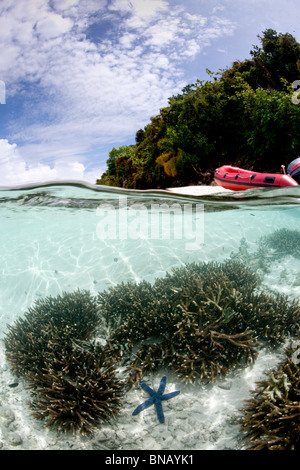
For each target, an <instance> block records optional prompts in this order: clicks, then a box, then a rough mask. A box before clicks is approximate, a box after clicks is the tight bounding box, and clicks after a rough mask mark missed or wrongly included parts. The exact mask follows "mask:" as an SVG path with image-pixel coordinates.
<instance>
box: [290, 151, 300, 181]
mask: <svg viewBox="0 0 300 470" xmlns="http://www.w3.org/2000/svg"><path fill="white" fill-rule="evenodd" d="M287 173H288V175H290V176H291V177H292V178H293V179H294V180H295V181H297V183H298V184H300V157H298V158H296V160H293V161H292V162H291V163H290V164H289V166H288V167H287Z"/></svg>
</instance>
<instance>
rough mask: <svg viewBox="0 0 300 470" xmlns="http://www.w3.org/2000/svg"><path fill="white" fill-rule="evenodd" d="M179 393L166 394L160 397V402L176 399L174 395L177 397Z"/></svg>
mask: <svg viewBox="0 0 300 470" xmlns="http://www.w3.org/2000/svg"><path fill="white" fill-rule="evenodd" d="M179 393H180V392H179V391H176V392H171V393H166V394H165V395H163V396H161V397H160V399H161V400H169V399H170V398H173V397H176V395H179Z"/></svg>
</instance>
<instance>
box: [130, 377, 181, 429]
mask: <svg viewBox="0 0 300 470" xmlns="http://www.w3.org/2000/svg"><path fill="white" fill-rule="evenodd" d="M166 383H167V377H163V378H162V379H161V381H160V385H159V389H158V390H157V392H155V391H154V390H152V388H150V387H149V386H148V385H147V384H146V383H145V382H143V381H142V380H141V381H140V386H141V387H142V388H143V389H144V390H146V392H148V393H149V395H150V398H148V400H146V401H144V403H141V404H140V405H139V406H138V407H137V408H136V409H135V410H134V412H133V413H132V415H133V416H135V415H137V414H139V413H140V412H141V411H143V410H144V409H145V408H148V406H150V405H152V404H153V403H154V405H155V408H156V413H157V416H158V419H159V422H160V423H164V422H165V417H164V412H163V409H162V403H161V402H162V400H169V399H170V398H173V397H175V396H176V395H178V394H179V393H180V392H178V391H176V392H171V393H166V394H165V395H164V394H163V393H164V391H165V388H166Z"/></svg>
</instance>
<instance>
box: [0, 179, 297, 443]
mask: <svg viewBox="0 0 300 470" xmlns="http://www.w3.org/2000/svg"><path fill="white" fill-rule="evenodd" d="M169 191H172V192H176V193H177V194H178V193H181V194H192V195H204V194H205V195H206V194H212V193H221V192H228V190H225V189H223V188H221V187H219V186H196V187H193V186H188V187H186V188H170V189H169ZM287 262H288V261H287ZM282 269H284V267H283V268H282ZM295 269H296V267H295ZM279 275H280V272H278V269H277V268H276V267H275V269H274V271H273V273H270V274H269V278H268V279H267V280H268V285H273V286H274V285H276V284H277V285H278V284H279ZM293 282H294V281H293V279H292V278H291V279H288V280H287V289H288V288H289V286H288V284H290V285H292V284H293ZM295 289H296V290H297V292H293V293H294V294H295V295H296V294H297V293H299V286H296V287H295ZM281 359H282V352H281V351H277V352H268V351H265V350H262V351H261V353H260V355H259V356H258V359H257V360H256V362H255V364H253V365H251V366H248V367H247V368H238V369H236V370H235V371H234V372H233V373H232V374H231V375H229V376H228V377H227V378H225V379H220V380H218V381H217V382H216V383H214V384H210V385H206V386H205V385H202V384H201V383H200V382H195V383H194V384H185V383H183V382H182V381H180V380H179V379H178V378H177V377H176V376H174V375H173V374H172V373H170V371H168V370H160V371H159V372H158V373H156V374H149V375H147V376H145V377H143V379H144V381H145V382H146V383H147V384H148V385H149V386H150V387H151V388H154V389H157V387H158V386H159V382H160V380H161V378H162V376H163V375H166V376H167V386H166V390H165V393H169V392H172V391H174V390H179V391H180V394H179V395H177V396H176V397H174V398H172V399H171V400H168V401H165V402H163V409H164V415H165V423H164V424H160V423H159V421H158V419H157V415H156V411H155V407H154V406H151V407H149V408H147V409H146V410H144V411H142V412H141V413H140V414H139V415H137V416H132V412H133V410H134V409H135V408H136V406H137V405H138V404H140V403H142V402H143V401H145V400H146V399H147V398H148V397H149V396H148V395H147V393H146V392H145V391H143V390H142V388H141V387H138V386H137V387H135V388H133V389H132V390H130V391H129V392H128V393H126V395H125V397H124V400H123V403H122V407H121V411H120V414H119V415H118V416H117V417H116V418H114V419H112V420H111V421H110V423H107V424H106V423H105V424H103V425H99V426H98V427H97V429H96V431H95V433H94V435H92V436H90V437H83V436H79V435H77V436H73V435H71V434H58V433H56V432H55V431H54V430H52V429H47V428H45V426H44V423H43V422H39V421H36V420H35V419H34V418H33V417H32V416H31V411H30V409H29V407H28V406H27V403H28V402H29V401H30V391H29V390H27V389H26V383H25V382H24V381H23V380H22V379H16V377H14V376H13V375H12V374H11V372H10V369H9V365H8V363H7V361H6V359H5V351H4V344H3V341H2V340H0V449H2V450H13V449H14V450H116V451H117V450H170V451H171V450H227V449H228V450H229V449H231V450H240V449H243V446H244V441H243V440H242V436H241V433H240V431H239V424H238V419H239V417H240V416H241V408H242V406H243V403H244V402H245V400H247V399H249V398H250V397H251V390H254V388H255V384H256V382H257V381H259V380H261V379H262V378H263V377H264V374H265V372H266V371H268V370H271V369H273V368H274V367H276V364H277V363H278V362H279V361H280V360H281ZM120 373H121V371H120Z"/></svg>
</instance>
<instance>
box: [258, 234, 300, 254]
mask: <svg viewBox="0 0 300 470" xmlns="http://www.w3.org/2000/svg"><path fill="white" fill-rule="evenodd" d="M270 248H271V249H272V250H274V254H275V255H276V256H285V255H293V256H296V257H299V256H300V231H299V230H290V229H287V228H281V229H279V230H275V231H274V232H273V233H271V234H269V235H266V236H264V237H261V238H260V240H259V250H260V251H261V252H263V251H265V252H267V251H269V250H270Z"/></svg>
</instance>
